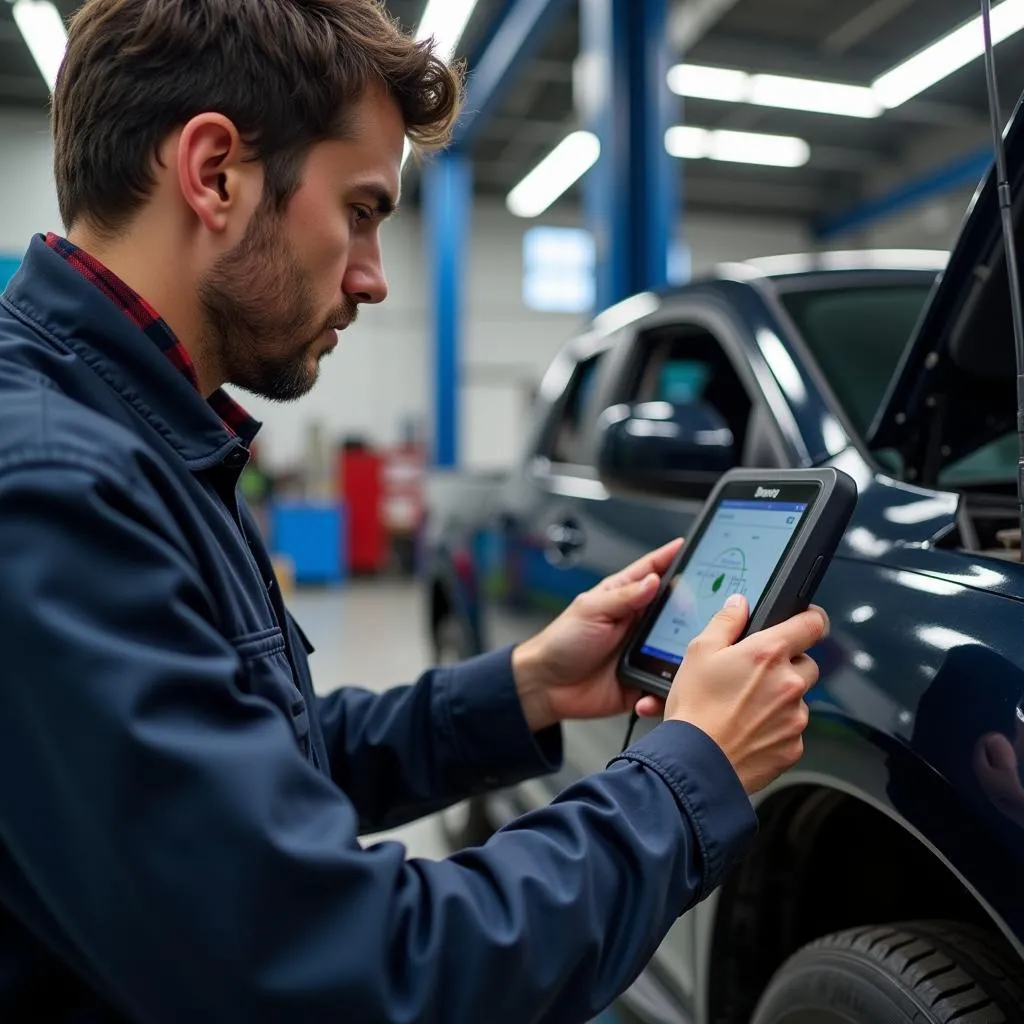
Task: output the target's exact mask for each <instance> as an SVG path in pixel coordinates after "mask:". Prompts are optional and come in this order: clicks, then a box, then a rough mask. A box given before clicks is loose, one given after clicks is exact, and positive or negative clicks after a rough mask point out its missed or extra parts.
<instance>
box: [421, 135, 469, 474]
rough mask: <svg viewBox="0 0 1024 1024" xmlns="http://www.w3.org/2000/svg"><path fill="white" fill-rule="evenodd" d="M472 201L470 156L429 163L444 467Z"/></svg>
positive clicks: (439, 456)
mask: <svg viewBox="0 0 1024 1024" xmlns="http://www.w3.org/2000/svg"><path fill="white" fill-rule="evenodd" d="M472 202H473V179H472V168H471V166H470V163H469V160H468V159H467V158H466V157H464V156H461V155H460V154H458V153H454V152H447V153H443V154H440V155H439V156H437V157H435V158H433V159H432V160H430V161H428V162H427V163H426V164H425V166H424V168H423V213H424V227H425V232H424V238H425V241H426V262H427V267H428V268H429V273H430V279H429V284H430V292H431V298H432V303H433V308H432V311H431V312H432V317H431V323H432V326H433V336H434V353H433V354H434V431H433V462H434V465H435V466H437V467H438V468H441V469H454V468H455V467H456V466H458V464H459V377H460V373H459V360H460V351H461V341H462V338H461V333H462V282H463V280H464V278H465V262H466V251H467V249H468V246H469V218H470V206H471V204H472Z"/></svg>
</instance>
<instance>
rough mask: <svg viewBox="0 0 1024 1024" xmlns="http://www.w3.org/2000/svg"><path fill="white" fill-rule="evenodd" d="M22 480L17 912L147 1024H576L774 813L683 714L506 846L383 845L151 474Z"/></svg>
mask: <svg viewBox="0 0 1024 1024" xmlns="http://www.w3.org/2000/svg"><path fill="white" fill-rule="evenodd" d="M112 474H113V471H112V470H109V469H108V468H107V467H104V468H102V469H99V468H93V467H86V466H74V465H69V464H64V463H61V462H53V463H47V464H35V465H26V466H23V467H22V468H10V467H8V468H7V470H6V471H0V565H3V567H4V582H3V586H2V587H0V630H2V635H3V637H4V640H5V643H4V647H5V663H4V672H3V684H2V688H0V695H2V696H0V699H2V702H3V705H2V708H0V751H2V754H3V758H4V763H5V764H6V765H7V766H8V771H7V772H6V773H5V776H6V779H7V782H6V783H5V785H4V786H2V787H0V836H2V842H3V852H4V856H3V857H2V858H0V899H2V900H3V901H4V902H5V904H6V905H7V907H8V908H9V910H10V911H11V912H12V913H14V914H16V915H17V916H18V917H19V918H21V919H22V920H23V921H24V922H25V923H26V925H27V927H28V929H29V930H30V931H32V932H33V933H34V934H35V935H36V936H37V937H38V938H39V939H40V940H41V941H42V942H44V943H45V944H46V945H47V946H48V947H49V948H50V949H51V950H52V951H53V952H54V953H55V954H56V955H58V956H60V957H62V958H63V959H64V960H65V961H66V962H68V963H70V964H71V965H72V966H73V968H74V969H75V970H77V972H78V973H79V974H80V975H81V976H83V977H84V978H85V979H87V980H88V982H89V983H90V984H91V985H92V986H93V987H94V988H95V989H96V990H97V991H98V992H100V993H102V995H103V996H104V997H105V998H106V999H107V1000H109V1001H110V1002H111V1003H113V1004H114V1005H115V1006H116V1007H117V1009H118V1010H119V1011H120V1012H121V1013H122V1014H123V1015H125V1016H127V1017H129V1018H130V1019H133V1020H140V1021H146V1022H155V1024H164V1022H166V1024H176V1022H179V1021H185V1020H187V1021H192V1022H197V1024H203V1022H206V1021H210V1022H223V1021H246V1022H249V1024H261V1022H268V1024H269V1022H271V1021H275V1022H276V1021H281V1020H301V1021H304V1022H305V1024H318V1022H324V1024H327V1022H330V1024H336V1022H337V1021H339V1020H353V1021H356V1020H358V1021H371V1020H372V1021H385V1020H387V1021H405V1022H409V1024H428V1022H429V1024H478V1022H479V1021H483V1020H486V1021H488V1022H489V1024H525V1022H551V1024H555V1022H557V1024H571V1022H573V1021H584V1020H587V1019H589V1018H590V1017H591V1016H593V1015H594V1014H595V1012H597V1011H598V1010H599V1009H600V1008H601V1007H603V1006H604V1005H606V1004H607V1003H609V1002H610V1001H611V1000H612V999H613V997H614V996H616V995H617V994H618V993H619V992H621V991H622V990H623V989H625V988H626V987H627V986H628V985H629V984H630V983H631V981H632V980H633V979H634V978H635V976H636V975H637V973H638V972H639V971H640V970H641V968H642V967H643V965H644V964H645V962H646V961H647V959H648V958H649V957H650V955H651V953H652V951H653V950H654V948H655V946H656V945H657V943H658V942H659V940H660V939H661V938H662V936H663V935H664V934H665V932H666V931H667V929H668V928H669V927H670V925H671V924H672V922H673V921H674V920H675V919H676V917H677V916H678V915H679V914H680V913H681V912H682V911H684V910H685V909H686V908H687V907H689V906H690V905H691V904H692V903H693V902H694V901H695V900H696V899H698V898H700V897H701V896H703V895H705V894H706V893H707V892H708V891H709V890H710V889H711V888H712V887H713V886H714V885H716V884H717V883H718V881H719V880H720V878H721V874H722V872H723V871H724V870H725V868H726V867H727V866H728V864H729V863H730V862H731V861H732V860H733V859H734V858H735V856H736V855H737V854H738V852H739V851H740V850H741V848H742V847H743V846H744V845H745V842H746V840H747V839H749V837H750V834H751V831H752V828H753V825H754V820H755V819H754V817H753V813H752V810H751V807H750V804H749V801H748V800H747V799H746V797H745V795H744V794H743V792H742V789H741V787H740V785H739V782H738V780H737V779H736V777H735V775H734V774H733V772H732V769H731V768H730V766H729V765H728V762H727V761H726V760H725V758H724V756H723V755H722V754H721V752H720V751H719V750H718V748H717V747H715V746H714V744H712V743H711V741H710V740H708V739H707V738H706V737H705V736H704V735H703V734H701V733H700V732H698V731H697V730H695V729H693V728H691V727H688V726H685V725H682V724H680V723H667V724H664V725H662V726H659V727H658V728H656V729H655V730H654V731H653V732H652V733H650V734H649V735H648V736H646V737H644V739H643V740H642V741H641V742H640V743H638V744H637V746H636V747H634V748H632V749H631V750H630V751H629V752H628V753H627V754H626V755H625V756H624V757H622V758H621V759H618V760H616V761H615V762H614V763H613V764H612V765H611V766H610V767H609V769H608V770H607V771H605V772H603V773H600V774H598V775H595V776H594V777H592V778H589V779H587V780H584V781H582V782H580V783H579V784H577V785H575V786H573V787H571V788H570V789H568V790H567V791H566V792H565V793H564V794H562V796H561V797H560V798H559V799H558V800H557V801H556V802H555V803H554V804H552V805H551V806H550V807H548V808H545V809H543V810H541V811H538V812H536V813H534V814H532V815H529V816H527V817H524V818H523V819H522V820H520V821H518V822H516V823H514V825H513V826H511V827H509V828H507V829H505V830H503V831H502V832H500V833H499V834H498V835H496V836H495V837H494V838H493V839H492V840H491V841H490V842H489V843H487V844H486V845H485V846H483V847H481V848H479V849H475V850H471V851H466V852H463V853H461V854H459V855H458V856H455V857H452V858H450V859H448V860H444V861H440V862H428V861H417V860H410V861H406V859H405V855H404V850H403V848H402V847H401V846H399V845H397V844H394V843H381V844H378V845H376V846H372V847H370V848H368V849H363V848H361V847H360V844H359V842H358V840H357V834H356V833H357V828H358V816H357V814H356V811H355V809H354V807H353V805H352V803H351V802H350V801H349V800H348V798H347V797H346V796H345V794H344V793H343V792H342V791H341V790H339V789H338V787H336V786H335V785H333V784H332V782H331V781H330V780H329V779H327V778H325V777H324V776H322V775H320V774H319V773H317V772H316V771H315V770H314V769H312V768H311V767H310V766H309V764H308V763H307V762H306V760H305V759H304V758H303V757H302V756H301V753H300V752H299V750H298V749H297V746H296V743H295V738H294V735H293V734H292V732H291V729H290V726H289V725H288V723H287V721H286V719H285V716H284V713H283V712H281V711H279V710H277V709H276V708H275V707H274V706H273V705H272V704H271V703H269V702H268V701H266V700H263V699H261V698H258V697H254V696H251V695H249V694H246V693H244V692H243V691H242V690H241V689H240V688H239V687H238V686H237V685H236V684H235V680H236V678H237V677H236V673H238V671H239V664H238V661H237V657H236V654H235V652H234V650H233V648H232V647H231V645H230V644H228V643H226V642H225V640H224V639H223V638H222V636H221V635H220V634H219V633H218V631H217V629H216V627H215V624H214V623H215V616H214V612H213V610H212V609H211V607H210V603H209V597H208V594H207V592H206V590H205V588H204V586H203V583H202V580H201V579H200V578H199V577H198V575H197V573H196V571H195V569H194V567H193V566H192V564H191V563H190V561H189V559H188V558H187V557H185V555H184V554H183V552H182V550H181V549H180V548H179V547H178V545H177V544H176V543H175V541H174V536H173V530H172V529H171V526H172V524H170V523H168V522H167V521H166V520H164V519H162V518H161V511H160V507H159V505H158V503H157V502H156V501H155V500H154V501H149V500H147V497H146V488H145V485H144V482H143V483H140V482H139V481H138V480H132V481H131V482H130V484H131V485H130V486H129V483H128V482H127V481H121V480H119V479H115V478H114V477H113V475H112Z"/></svg>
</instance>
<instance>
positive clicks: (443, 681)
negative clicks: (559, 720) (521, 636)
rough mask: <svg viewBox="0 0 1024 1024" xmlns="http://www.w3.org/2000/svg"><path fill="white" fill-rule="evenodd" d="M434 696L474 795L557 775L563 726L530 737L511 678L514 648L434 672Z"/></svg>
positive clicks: (513, 679)
mask: <svg viewBox="0 0 1024 1024" xmlns="http://www.w3.org/2000/svg"><path fill="white" fill-rule="evenodd" d="M438 675H439V677H440V678H439V679H438V691H437V696H438V699H439V701H440V702H441V706H442V708H444V709H445V711H446V714H442V716H441V717H442V721H444V722H445V723H446V724H447V726H448V728H449V729H450V732H451V740H452V742H453V743H454V745H455V748H456V749H457V750H458V751H459V752H460V754H461V756H462V758H463V760H464V761H465V762H466V766H467V771H468V772H469V774H470V776H471V777H470V779H469V782H470V785H471V787H472V789H473V791H474V792H480V791H483V790H488V789H496V788H498V787H500V786H510V785H512V784H513V783H516V782H521V781H522V780H523V779H528V778H533V777H534V776H537V775H544V774H547V773H549V772H554V771H557V770H558V769H559V768H560V767H561V765H562V730H561V726H557V725H556V726H552V727H551V728H550V729H545V730H543V731H542V732H539V733H536V734H534V733H532V732H531V731H530V727H529V725H528V724H527V721H526V716H525V714H524V713H523V706H522V703H521V702H520V700H519V694H518V692H517V691H516V682H515V677H514V676H513V674H512V648H511V647H509V648H505V649H503V650H499V651H495V652H493V653H491V654H483V655H480V656H479V657H476V658H471V659H470V660H469V661H464V662H462V663H461V664H458V665H453V666H451V667H446V668H443V669H439V670H438Z"/></svg>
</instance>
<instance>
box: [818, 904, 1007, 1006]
mask: <svg viewBox="0 0 1024 1024" xmlns="http://www.w3.org/2000/svg"><path fill="white" fill-rule="evenodd" d="M915 943H919V944H920V949H915V950H914V952H913V954H912V955H910V956H906V955H905V953H906V950H907V947H910V946H913V945H914V944H915ZM806 948H807V949H808V950H831V951H835V952H841V951H843V950H849V951H851V952H859V953H862V954H867V955H868V956H869V957H870V958H871V959H872V960H874V961H875V962H876V963H877V964H879V966H882V967H885V968H886V969H887V970H889V971H890V972H891V973H892V974H894V975H895V976H897V977H899V978H901V979H902V980H903V982H904V983H905V984H906V986H907V987H908V988H909V989H910V990H911V991H912V992H913V993H914V995H915V996H916V998H917V999H918V1000H919V1001H920V1002H922V1003H923V1004H924V1005H925V1006H928V1007H930V1008H931V1012H932V1014H933V1015H934V1016H933V1018H932V1019H933V1020H935V1021H940V1022H942V1024H951V1022H954V1021H958V1022H959V1021H965V1020H966V1018H967V1017H968V1016H969V1015H975V1021H976V1022H977V1024H982V1022H983V1021H984V1024H1019V1022H1024V966H1022V965H1020V964H1018V965H1017V966H1016V967H1015V966H1014V965H1013V959H1012V958H1013V956H1014V954H1013V952H1012V950H1010V949H1008V948H1007V947H1005V946H1004V945H1003V944H1002V943H1001V941H1000V940H998V939H997V938H996V937H994V936H991V935H989V934H987V933H986V932H983V931H980V930H979V929H976V928H971V927H968V926H965V925H961V924H955V923H947V922H932V921H911V922H907V923H904V924H898V925H886V926H880V927H877V928H868V929H865V928H854V929H851V930H849V931H845V932H838V933H836V934H835V935H830V936H827V937H826V938H823V939H819V940H818V941H816V942H813V943H811V944H810V945H809V946H808V947H806ZM901 953H904V956H902V957H901V955H900V954H901ZM901 961H902V962H901ZM982 1010H985V1011H986V1012H985V1013H984V1014H983V1015H982V1016H976V1015H977V1014H978V1013H979V1011H982ZM921 1020H922V1024H924V1018H921ZM972 1024H975V1022H974V1021H972Z"/></svg>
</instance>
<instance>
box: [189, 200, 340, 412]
mask: <svg viewBox="0 0 1024 1024" xmlns="http://www.w3.org/2000/svg"><path fill="white" fill-rule="evenodd" d="M199 301H200V305H201V307H202V310H203V314H204V321H205V322H204V329H203V348H204V351H205V352H208V353H209V354H210V358H211V360H212V361H213V360H215V361H216V363H217V365H218V366H219V367H220V371H221V372H220V376H221V377H222V379H224V380H225V381H226V382H227V383H229V384H234V385H236V386H237V387H240V388H242V389H244V390H245V391H249V392H251V393H252V394H254V395H259V396H260V397H261V398H266V399H269V400H270V401H272V402H292V401H294V400H295V399H297V398H301V397H302V396H303V395H305V394H306V393H307V392H309V391H310V389H311V388H312V387H313V385H314V384H315V383H316V380H317V376H318V374H319V361H320V359H321V358H323V356H324V355H326V354H327V352H326V350H324V351H322V352H319V353H318V352H317V351H316V347H317V345H318V344H319V343H320V341H321V338H322V336H323V334H324V332H325V331H327V330H329V329H332V328H333V329H335V330H343V329H344V328H345V327H347V326H348V325H349V324H351V323H352V322H353V321H354V320H355V319H356V314H357V312H358V307H357V306H356V303H355V302H353V301H352V300H351V299H346V300H345V301H344V302H343V303H341V304H340V305H339V306H336V307H335V308H334V309H333V310H332V311H331V312H330V313H329V314H328V315H327V316H323V315H322V314H321V315H319V316H318V315H317V309H316V301H315V299H314V292H313V288H312V285H311V283H310V281H309V276H308V274H307V273H306V271H305V270H304V269H303V268H302V266H301V264H300V263H299V261H298V259H297V258H296V256H295V253H294V252H293V251H292V249H291V247H290V246H289V244H288V241H287V238H286V235H285V230H284V224H283V222H282V219H281V218H280V217H279V216H276V215H275V214H274V213H273V212H271V211H270V210H267V209H266V208H263V207H261V208H260V209H259V210H257V212H256V213H255V214H254V215H253V218H252V221H251V222H250V224H249V226H248V228H247V229H246V232H245V236H244V237H243V238H242V241H241V242H239V243H238V245H237V246H235V248H234V249H232V250H231V251H230V252H227V253H225V254H224V255H223V256H221V257H220V258H219V259H218V260H217V262H216V263H215V264H214V265H213V267H212V268H211V270H210V272H209V273H208V274H207V275H206V277H205V278H204V279H203V280H202V281H201V282H200V285H199Z"/></svg>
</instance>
